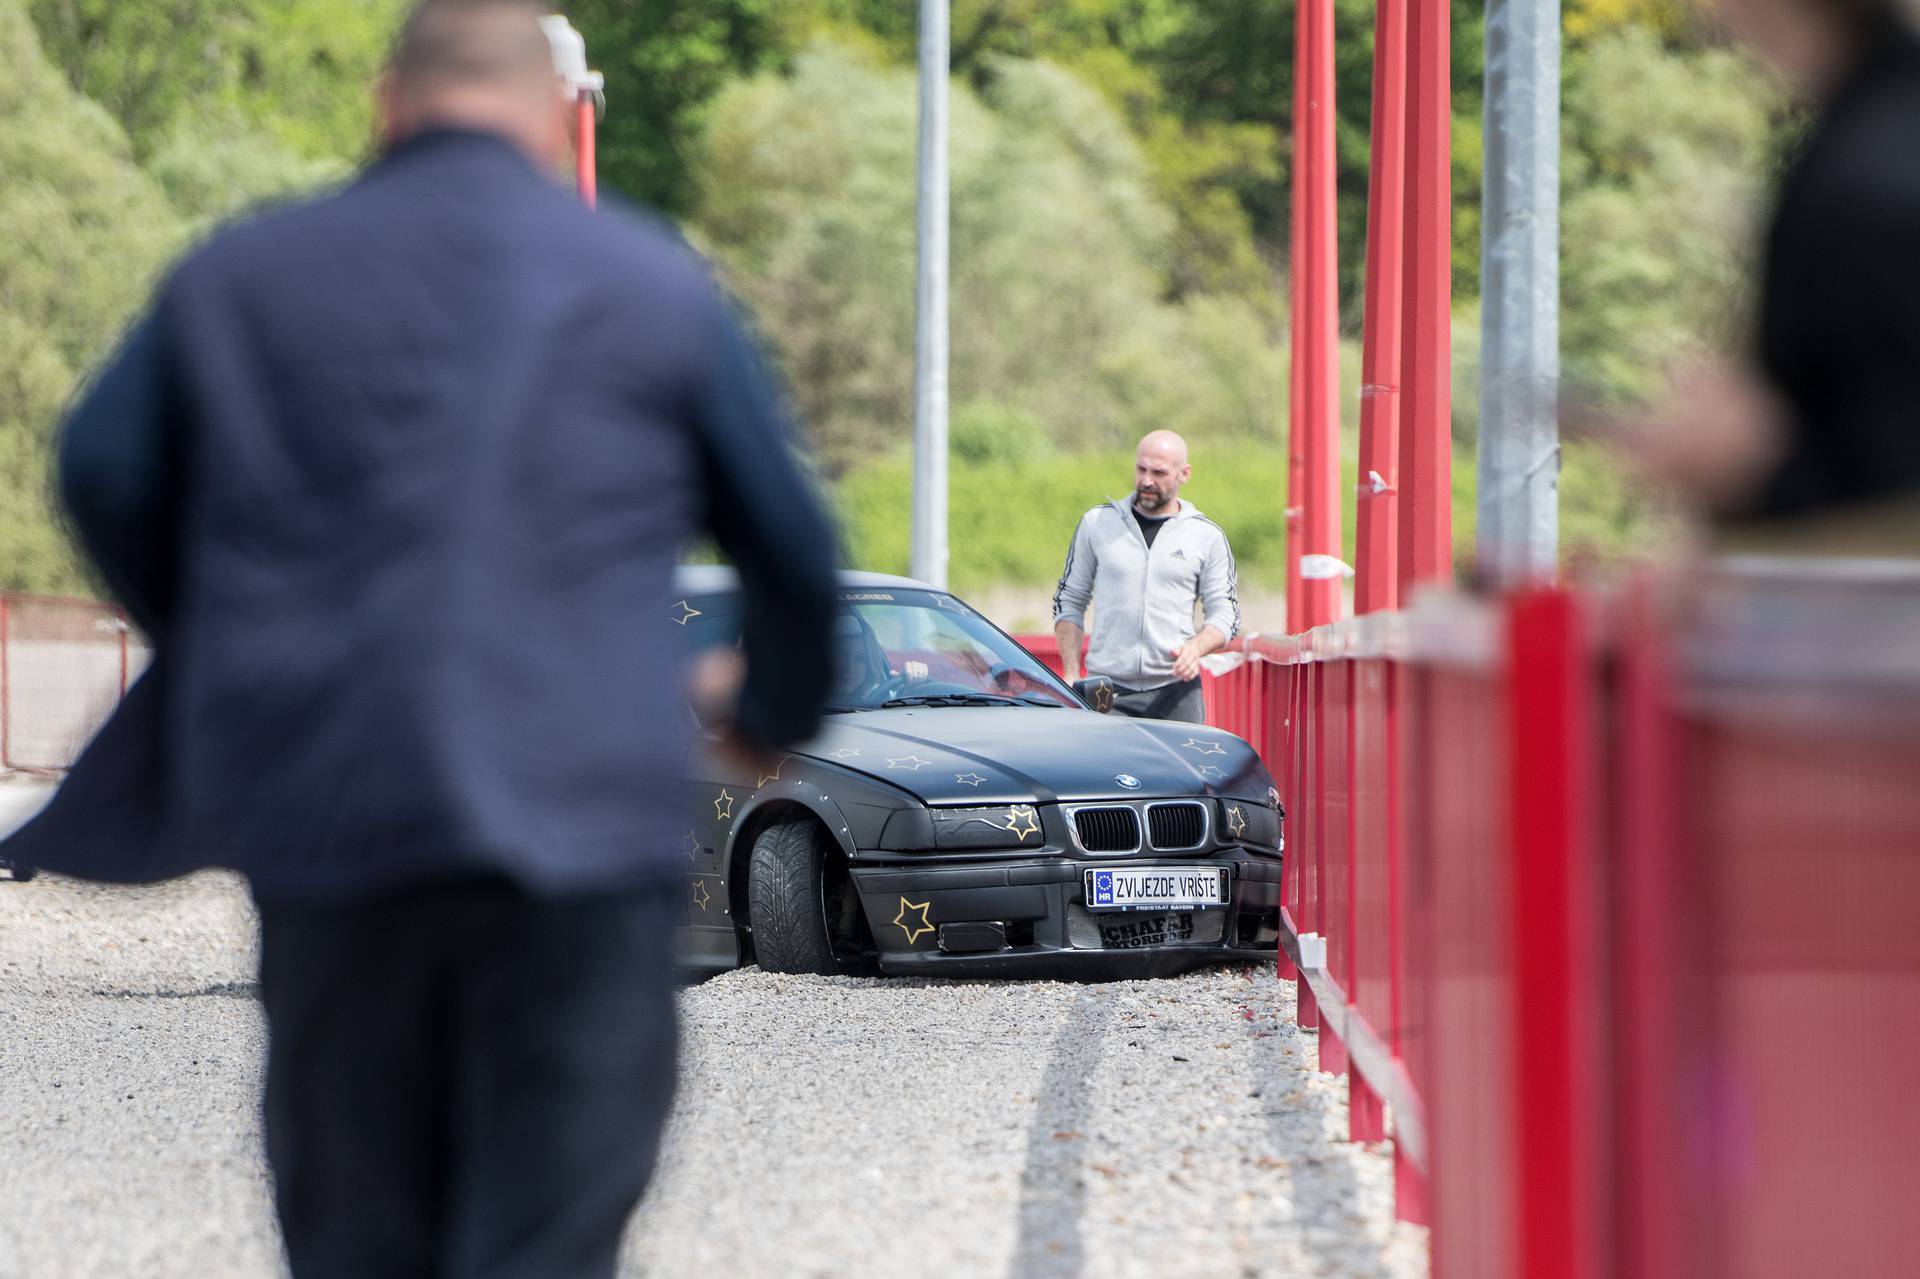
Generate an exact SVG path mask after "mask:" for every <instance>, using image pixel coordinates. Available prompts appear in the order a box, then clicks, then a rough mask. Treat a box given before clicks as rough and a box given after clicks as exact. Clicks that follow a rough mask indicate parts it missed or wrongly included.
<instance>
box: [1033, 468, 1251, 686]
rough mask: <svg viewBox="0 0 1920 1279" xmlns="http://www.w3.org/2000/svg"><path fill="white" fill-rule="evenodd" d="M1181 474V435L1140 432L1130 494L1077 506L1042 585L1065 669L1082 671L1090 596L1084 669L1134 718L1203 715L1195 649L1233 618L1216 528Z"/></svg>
mask: <svg viewBox="0 0 1920 1279" xmlns="http://www.w3.org/2000/svg"><path fill="white" fill-rule="evenodd" d="M1192 478H1193V467H1192V466H1191V465H1190V464H1189V463H1188V461H1187V442H1186V441H1185V440H1183V439H1181V438H1180V437H1179V436H1178V435H1176V434H1174V433H1173V432H1172V431H1154V432H1152V433H1150V434H1149V435H1147V437H1146V438H1145V439H1143V440H1141V441H1140V447H1139V448H1138V449H1136V450H1135V451H1134V459H1133V500H1132V501H1130V502H1118V501H1107V502H1103V503H1102V504H1100V505H1099V506H1096V507H1094V508H1093V509H1092V510H1090V511H1088V512H1087V513H1086V514H1085V515H1082V516H1081V517H1080V525H1079V527H1078V528H1076V529H1074V531H1073V544H1072V545H1071V546H1070V547H1069V548H1068V549H1067V563H1066V568H1065V569H1064V570H1063V571H1062V572H1061V574H1060V585H1059V587H1058V589H1056V590H1055V591H1054V593H1053V633H1054V635H1055V637H1056V638H1058V639H1059V641H1060V658H1061V662H1062V665H1063V666H1064V667H1065V670H1066V675H1067V678H1068V679H1070V680H1077V679H1080V678H1081V677H1082V674H1083V671H1082V666H1081V660H1080V653H1081V646H1082V644H1083V643H1084V642H1085V639H1086V629H1085V628H1086V616H1087V606H1088V604H1089V603H1091V604H1092V605H1093V643H1092V645H1091V646H1090V647H1089V648H1088V649H1087V654H1086V664H1085V669H1084V673H1085V674H1087V675H1104V676H1106V677H1107V678H1108V679H1110V680H1112V681H1113V684H1114V692H1115V697H1114V709H1115V710H1117V711H1119V712H1121V713H1122V714H1126V715H1133V716H1137V717H1139V718H1141V719H1177V720H1187V721H1190V722H1192V723H1199V722H1201V721H1203V720H1204V719H1205V718H1206V705H1205V703H1204V701H1203V700H1202V698H1201V693H1200V659H1201V658H1203V657H1205V656H1206V655H1207V654H1209V653H1211V652H1214V651H1216V650H1217V649H1218V648H1219V647H1220V646H1221V645H1222V644H1225V643H1226V642H1227V641H1228V640H1230V639H1232V638H1233V634H1234V631H1235V630H1237V629H1238V628H1239V625H1240V601H1239V597H1238V594H1237V592H1238V590H1239V582H1238V579H1237V577H1236V575H1235V572H1234V565H1233V548H1232V547H1231V546H1229V545H1228V544H1227V535H1226V532H1225V531H1224V530H1223V529H1222V528H1221V527H1220V526H1219V525H1218V524H1215V523H1214V522H1213V521H1212V520H1210V519H1208V518H1207V517H1206V516H1204V515H1202V514H1201V513H1200V512H1199V511H1198V510H1197V509H1195V508H1194V506H1193V504H1192V503H1191V502H1184V501H1182V500H1181V498H1180V489H1181V486H1182V485H1184V484H1185V483H1186V482H1187V481H1188V480H1190V479H1192ZM1196 605H1197V606H1198V607H1197V609H1196ZM1196 611H1197V612H1198V613H1199V615H1200V624H1199V626H1198V627H1197V628H1196V626H1195V623H1194V616H1195V613H1196Z"/></svg>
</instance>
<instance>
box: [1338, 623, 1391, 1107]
mask: <svg viewBox="0 0 1920 1279" xmlns="http://www.w3.org/2000/svg"><path fill="white" fill-rule="evenodd" d="M1341 666H1342V667H1343V668H1344V669H1345V672H1346V680H1347V743H1346V754H1347V765H1346V787H1347V917H1346V919H1345V920H1344V921H1343V924H1342V926H1343V927H1345V928H1346V930H1347V948H1346V952H1345V953H1346V957H1347V964H1346V972H1345V973H1343V974H1342V977H1341V980H1342V981H1343V983H1344V984H1345V986H1346V990H1347V1007H1348V1011H1349V1014H1350V1015H1364V1012H1363V1010H1362V1009H1361V1007H1360V964H1361V960H1360V948H1361V945H1362V943H1363V942H1364V941H1365V940H1366V934H1365V933H1364V932H1363V931H1362V929H1361V924H1360V895H1361V886H1362V880H1361V875H1360V859H1361V858H1362V857H1363V856H1373V855H1375V854H1374V853H1373V850H1372V849H1369V848H1362V847H1361V843H1360V836H1361V833H1362V831H1363V829H1365V828H1364V827H1363V826H1362V825H1361V822H1360V805H1361V796H1362V794H1363V793H1364V792H1363V790H1362V788H1361V785H1360V721H1361V715H1362V702H1361V696H1360V695H1361V689H1362V679H1361V675H1362V672H1361V668H1360V662H1359V661H1357V660H1355V659H1354V658H1353V657H1351V656H1349V657H1348V658H1347V660H1345V661H1343V662H1342V663H1341ZM1368 705H1369V706H1371V703H1370V702H1369V703H1368ZM1381 851H1382V852H1384V850H1381ZM1386 1135H1387V1113H1386V1107H1385V1105H1384V1104H1383V1103H1382V1102H1381V1100H1380V1094H1379V1093H1377V1092H1375V1091H1374V1090H1373V1089H1372V1088H1371V1087H1370V1086H1368V1084H1367V1081H1366V1080H1365V1079H1364V1078H1363V1077H1362V1076H1361V1072H1360V1071H1358V1070H1352V1069H1350V1070H1348V1071H1347V1138H1348V1140H1350V1141H1381V1140H1384V1139H1385V1138H1386Z"/></svg>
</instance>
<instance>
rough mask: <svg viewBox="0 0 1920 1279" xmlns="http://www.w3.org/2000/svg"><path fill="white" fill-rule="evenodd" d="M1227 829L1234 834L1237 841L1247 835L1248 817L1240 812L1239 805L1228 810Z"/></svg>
mask: <svg viewBox="0 0 1920 1279" xmlns="http://www.w3.org/2000/svg"><path fill="white" fill-rule="evenodd" d="M1227 829H1228V830H1230V831H1232V832H1233V837H1234V838H1235V839H1238V838H1240V836H1242V835H1244V834H1246V833H1247V815H1246V814H1245V813H1243V812H1241V811H1240V805H1238V804H1235V805H1234V806H1233V807H1232V808H1229V809H1228V810H1227Z"/></svg>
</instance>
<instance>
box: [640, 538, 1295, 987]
mask: <svg viewBox="0 0 1920 1279" xmlns="http://www.w3.org/2000/svg"><path fill="white" fill-rule="evenodd" d="M678 585H679V587H680V590H681V591H682V592H683V598H681V599H680V600H679V601H678V602H677V603H676V604H675V606H674V616H675V620H676V621H678V622H680V624H681V625H683V626H685V627H686V629H687V635H688V638H689V640H690V641H691V645H692V647H693V649H694V650H696V651H698V650H702V649H707V648H710V647H713V646H716V645H731V644H733V643H735V642H736V640H737V637H738V632H739V620H740V600H739V596H738V594H737V590H736V586H735V581H734V577H733V575H732V572H731V571H730V570H728V569H724V568H718V567H706V566H694V567H688V568H684V569H682V570H681V573H680V577H679V578H678ZM836 632H837V635H836V640H837V643H836V652H837V655H838V656H837V662H838V670H837V672H836V681H835V683H836V687H835V691H834V693H833V695H832V697H831V699H830V700H831V703H832V705H831V709H830V713H829V715H828V717H827V722H826V724H825V725H824V727H823V728H822V730H821V732H820V734H819V736H818V737H816V738H815V739H814V740H812V741H810V742H808V743H807V744H806V745H805V746H804V747H802V748H800V749H798V750H795V751H793V752H791V753H789V754H787V755H785V756H784V757H782V758H780V759H779V760H778V762H777V763H776V764H772V765H769V766H768V769H769V771H766V772H764V773H761V774H760V775H758V776H752V777H748V776H741V775H738V774H737V773H735V772H732V771H730V770H729V769H728V768H727V767H726V766H724V765H721V764H719V763H718V762H716V761H715V759H714V758H713V757H712V756H710V755H709V754H708V753H706V752H705V751H703V750H702V749H701V747H700V746H699V745H696V747H695V750H694V752H693V754H692V756H691V758H690V762H689V765H688V776H687V781H688V786H689V789H690V791H691V801H692V805H693V807H692V815H691V820H690V822H689V825H688V829H687V833H686V837H685V848H684V852H685V856H686V859H687V868H688V889H687V928H686V933H685V936H684V945H683V947H682V953H683V954H684V956H685V957H686V959H687V961H688V962H689V963H690V964H693V965H697V966H702V967H722V968H724V967H732V966H734V965H736V964H742V963H748V962H758V963H759V964H760V965H761V966H762V967H763V968H767V969H770V970H773V971H777V972H813V973H833V972H854V971H862V970H865V971H872V970H873V969H874V968H875V967H877V968H878V969H879V970H880V971H882V972H885V973H893V974H902V975H905V974H917V975H940V976H963V977H964V976H973V977H979V976H1054V977H1119V976H1134V977H1138V976H1150V975H1158V974H1163V973H1173V972H1179V971H1183V970H1186V969H1189V968H1194V967H1198V966H1200V965H1203V964H1208V963H1218V962H1222V961H1231V960H1240V959H1245V960H1251V959H1259V958H1265V957H1268V956H1271V955H1272V954H1273V952H1274V947H1275V943H1276V940H1277V937H1278V924H1279V893H1280V857H1281V842H1282V841H1281V812H1280V804H1279V796H1278V794H1277V792H1276V791H1275V790H1274V786H1273V779H1272V777H1271V776H1269V774H1268V772H1267V770H1266V768H1265V767H1264V766H1263V765H1262V764H1261V762H1260V760H1259V757H1258V756H1256V755H1255V754H1254V751H1253V749H1252V748H1251V747H1250V746H1248V745H1247V744H1246V743H1245V742H1243V741H1242V740H1241V739H1239V738H1238V737H1235V736H1233V735H1232V734H1230V733H1224V732H1221V731H1219V730H1216V729H1211V728H1205V727H1200V726H1196V725H1191V724H1179V723H1173V722H1169V721H1160V720H1135V719H1127V718H1123V717H1120V716H1113V715H1105V714H1100V713H1098V712H1097V711H1095V710H1094V709H1093V704H1098V703H1099V702H1100V701H1102V700H1109V701H1110V695H1111V692H1110V689H1105V688H1103V687H1102V683H1103V682H1101V681H1083V683H1082V684H1081V685H1078V686H1076V687H1072V688H1070V687H1069V686H1067V685H1066V684H1065V683H1063V682H1062V681H1061V680H1060V679H1059V678H1058V677H1057V676H1055V675H1054V674H1053V673H1052V672H1051V671H1049V670H1048V669H1047V668H1046V667H1045V666H1044V665H1042V664H1041V663H1040V662H1039V661H1038V660H1036V659H1035V658H1034V657H1033V656H1032V655H1031V654H1029V653H1028V652H1027V651H1026V650H1025V649H1023V648H1021V647H1020V645H1019V644H1017V643H1016V642H1015V641H1014V640H1013V639H1011V638H1010V637H1009V636H1007V635H1006V634H1005V633H1004V632H1002V631H1001V630H999V629H998V628H997V627H995V626H994V625H993V624H992V623H991V622H989V621H987V619H986V618H984V617H982V616H981V615H980V614H979V613H977V612H975V611H974V610H973V609H971V608H969V607H968V606H967V605H966V604H965V603H963V602H961V601H960V600H959V599H956V598H955V597H954V596H952V595H950V594H948V593H946V592H945V591H938V590H934V589H931V588H930V587H928V586H926V585H924V584H923V583H920V582H915V581H911V580H908V579H906V578H899V577H888V576H883V575H880V574H874V573H847V574H843V575H842V578H841V590H840V611H839V615H838V618H837V621H836ZM1076 690H1077V691H1076ZM1103 693H1105V694H1106V697H1105V698H1104V699H1103V698H1102V694H1103ZM1083 695H1084V696H1083Z"/></svg>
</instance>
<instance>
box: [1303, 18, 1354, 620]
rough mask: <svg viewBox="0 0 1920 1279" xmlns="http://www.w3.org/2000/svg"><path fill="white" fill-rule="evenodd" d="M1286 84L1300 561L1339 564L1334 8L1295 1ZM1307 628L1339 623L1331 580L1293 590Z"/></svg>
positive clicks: (1338, 600)
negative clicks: (1295, 240)
mask: <svg viewBox="0 0 1920 1279" xmlns="http://www.w3.org/2000/svg"><path fill="white" fill-rule="evenodd" d="M1294 41H1295V45H1294V80H1295V83H1296V86H1299V85H1304V94H1303V95H1301V96H1299V98H1298V101H1299V105H1300V107H1301V108H1302V110H1301V111H1300V112H1299V113H1298V114H1296V115H1295V116H1294V120H1293V139H1294V142H1293V157H1294V158H1293V186H1294V190H1295V192H1296V193H1304V194H1302V195H1299V196H1298V198H1297V202H1296V204H1295V206H1294V212H1295V216H1296V217H1297V218H1298V219H1299V232H1300V254H1301V256H1300V257H1299V258H1296V259H1295V260H1294V264H1293V270H1294V275H1295V279H1296V281H1297V284H1296V288H1295V292H1294V313H1293V344H1294V347H1295V348H1296V350H1297V351H1298V352H1299V357H1300V379H1301V381H1300V393H1299V397H1298V403H1299V407H1300V412H1301V414H1302V416H1301V417H1300V418H1298V419H1296V421H1295V422H1294V425H1293V431H1294V434H1295V436H1296V437H1299V438H1300V439H1301V440H1302V448H1301V458H1302V464H1303V467H1304V471H1305V474H1304V476H1303V483H1302V486H1301V488H1300V490H1299V491H1300V495H1301V500H1300V503H1299V505H1300V506H1301V508H1302V509H1301V513H1300V519H1301V526H1302V527H1301V542H1300V550H1301V553H1302V554H1304V555H1331V556H1334V557H1339V556H1340V553H1341V548H1340V349H1339V323H1340V315H1339V298H1338V295H1337V289H1336V283H1337V281H1336V278H1335V277H1336V274H1337V271H1338V266H1339V263H1338V261H1337V258H1336V250H1335V223H1334V216H1335V212H1336V208H1335V204H1334V181H1333V180H1334V172H1335V163H1336V162H1335V159H1334V150H1333V0H1300V2H1299V8H1298V10H1297V12H1296V15H1295V20H1294ZM1300 598H1301V604H1302V607H1303V609H1304V616H1303V619H1302V626H1301V627H1300V628H1299V629H1307V628H1310V627H1314V626H1324V625H1326V624H1327V623H1329V622H1336V621H1339V620H1340V616H1341V614H1342V613H1343V612H1344V611H1345V610H1344V608H1343V607H1342V595H1341V582H1340V579H1339V578H1338V577H1334V576H1318V577H1309V578H1305V579H1304V580H1303V581H1302V582H1301V585H1300Z"/></svg>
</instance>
